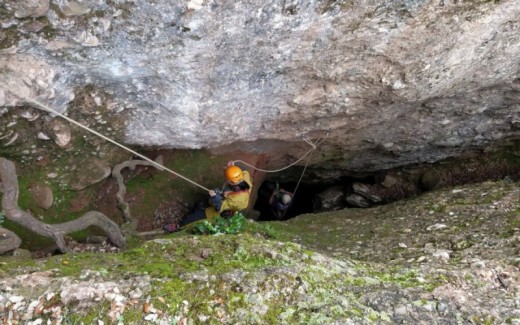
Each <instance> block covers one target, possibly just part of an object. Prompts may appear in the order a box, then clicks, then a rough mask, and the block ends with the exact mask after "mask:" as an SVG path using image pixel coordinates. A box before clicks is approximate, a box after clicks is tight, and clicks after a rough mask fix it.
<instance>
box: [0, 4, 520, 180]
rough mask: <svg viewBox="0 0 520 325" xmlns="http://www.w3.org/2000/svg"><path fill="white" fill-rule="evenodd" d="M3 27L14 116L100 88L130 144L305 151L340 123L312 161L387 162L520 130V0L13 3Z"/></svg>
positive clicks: (4, 76) (482, 144)
mask: <svg viewBox="0 0 520 325" xmlns="http://www.w3.org/2000/svg"><path fill="white" fill-rule="evenodd" d="M0 26H1V29H0V53H1V55H0V109H1V112H4V113H5V111H6V110H8V109H10V108H11V107H14V106H17V105H23V104H24V103H27V102H28V101H27V98H29V99H38V100H39V101H42V102H44V103H46V104H48V105H51V106H52V107H53V108H54V109H56V110H57V111H59V112H61V113H64V112H68V113H70V111H71V110H77V109H78V107H76V106H74V105H73V103H74V98H75V97H76V96H77V94H78V92H81V93H82V94H83V93H84V92H85V89H87V90H88V89H97V90H98V91H99V90H100V89H102V90H103V92H104V95H105V96H103V97H95V94H93V98H95V99H96V105H98V106H99V107H102V108H104V109H106V110H108V111H110V112H112V113H113V114H112V115H118V116H119V117H118V119H123V120H124V123H119V124H118V125H120V127H121V130H119V131H120V132H119V133H118V134H119V136H120V139H119V140H122V141H124V142H125V143H128V144H138V145H143V146H154V147H163V148H201V147H207V148H216V147H220V146H225V145H229V144H233V143H235V142H236V141H239V143H242V144H241V145H236V146H235V149H245V150H251V151H257V152H267V153H272V152H278V155H279V156H280V157H286V156H287V155H289V156H294V157H296V156H298V155H301V154H302V153H303V152H304V150H306V149H307V147H306V144H305V143H303V142H300V141H299V140H300V135H301V134H308V136H309V137H311V138H312V137H318V136H320V135H322V134H323V131H325V130H327V129H332V133H331V135H330V138H329V139H328V140H327V142H326V143H324V147H323V148H322V152H323V153H324V155H322V156H318V155H316V156H315V158H314V160H313V164H321V166H325V167H326V166H335V168H338V167H339V168H343V169H349V170H380V169H385V168H391V167H395V166H401V165H406V164H410V163H416V162H433V161H437V160H440V159H443V158H446V157H450V156H458V155H460V154H462V153H463V152H464V151H465V150H469V149H488V148H490V147H493V146H496V145H501V144H504V143H506V142H507V140H510V139H514V138H515V137H517V136H518V135H520V33H518V31H519V29H520V3H518V2H517V1H514V0H501V1H477V0H474V1H469V0H467V1H462V0H459V1H457V0H431V1H421V0H391V1H390V0H388V1H380V0H357V1H354V0H345V1H333V0H323V1H312V0H305V1H304V0H272V1H264V0H249V1H216V0H189V1H188V0H184V1H180V0H176V1H169V0H168V1H167V0H153V1H150V0H83V1H80V0H77V1H69V0H31V1H23V2H20V1H15V0H6V1H3V2H2V3H1V4H0ZM13 91H14V92H15V93H16V94H13ZM280 140H283V141H290V142H294V144H292V145H291V146H289V148H287V146H286V145H284V143H283V142H280ZM296 141H298V142H296ZM300 143H301V144H300ZM280 149H283V151H279V150H280ZM280 152H282V153H280ZM274 161H276V160H274Z"/></svg>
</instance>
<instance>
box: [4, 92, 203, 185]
mask: <svg viewBox="0 0 520 325" xmlns="http://www.w3.org/2000/svg"><path fill="white" fill-rule="evenodd" d="M9 91H10V92H11V93H12V94H13V95H15V96H16V97H18V98H20V99H23V100H25V101H28V102H29V103H31V104H33V105H35V106H36V108H38V109H41V110H43V111H46V112H47V113H52V114H55V115H58V116H59V117H61V118H63V119H65V120H67V121H69V122H70V123H72V124H75V125H77V126H79V127H80V128H82V129H85V130H87V131H88V132H90V133H92V134H95V135H97V136H98V137H100V138H102V139H104V140H106V141H108V142H110V143H112V144H114V145H116V146H118V147H120V148H122V149H124V150H126V151H128V152H131V153H132V154H134V155H136V156H138V157H140V158H142V159H144V160H146V161H148V162H150V163H151V164H152V165H154V166H155V167H157V168H159V169H160V170H166V171H168V172H170V173H172V174H173V175H175V176H178V177H180V178H182V179H183V180H185V181H187V182H189V183H191V184H193V185H195V186H197V187H200V188H201V189H203V190H206V191H209V189H208V188H206V187H204V186H202V185H200V184H199V183H197V182H195V181H192V180H191V179H189V178H187V177H185V176H183V175H181V174H179V173H177V172H175V171H173V170H171V169H169V168H168V167H165V166H163V165H161V164H159V163H157V162H155V161H153V160H152V159H150V158H148V157H146V156H144V155H142V154H140V153H138V152H137V151H135V150H132V149H130V148H128V147H126V146H124V145H122V144H121V143H119V142H117V141H115V140H112V139H110V138H109V137H106V136H104V135H103V134H101V133H99V132H97V131H95V130H93V129H91V128H89V127H87V126H85V125H83V124H81V123H79V122H76V121H75V120H73V119H71V118H70V117H68V116H65V115H63V114H61V113H59V112H56V111H55V110H53V109H52V108H50V107H49V106H47V105H45V104H43V103H41V102H39V101H37V100H34V99H30V98H27V97H25V96H21V95H19V94H18V93H16V92H15V91H13V90H9Z"/></svg>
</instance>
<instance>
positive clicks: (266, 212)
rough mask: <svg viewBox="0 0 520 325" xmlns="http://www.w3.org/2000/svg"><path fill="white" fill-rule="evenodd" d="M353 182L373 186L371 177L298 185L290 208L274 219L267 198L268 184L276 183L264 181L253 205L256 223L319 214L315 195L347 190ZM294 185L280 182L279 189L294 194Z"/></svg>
mask: <svg viewBox="0 0 520 325" xmlns="http://www.w3.org/2000/svg"><path fill="white" fill-rule="evenodd" d="M353 182H363V183H367V184H373V183H374V182H375V179H374V178H373V177H367V178H362V179H360V178H352V177H342V178H339V179H337V180H335V181H333V182H325V183H319V184H306V183H300V185H299V187H298V189H297V192H296V193H295V195H294V197H293V200H292V204H291V206H290V207H289V209H288V210H287V212H286V213H285V216H284V218H282V219H279V218H277V217H276V215H275V213H274V212H273V210H272V208H271V206H270V205H269V197H270V196H271V194H272V190H271V187H272V186H270V185H269V183H276V181H274V180H266V181H264V182H263V183H262V185H260V188H259V190H258V197H257V200H256V202H255V205H254V209H255V210H257V211H259V212H260V217H259V218H258V221H274V220H287V219H291V218H294V217H296V216H298V215H301V214H305V213H316V212H319V207H318V206H317V205H316V203H317V202H316V195H317V194H318V193H321V192H323V191H325V190H326V189H328V188H330V187H333V186H344V187H345V188H347V189H348V188H349V186H350V185H351V184H352V183H353ZM296 185H297V183H296V182H280V183H279V188H280V189H284V190H286V191H289V192H294V189H295V188H296Z"/></svg>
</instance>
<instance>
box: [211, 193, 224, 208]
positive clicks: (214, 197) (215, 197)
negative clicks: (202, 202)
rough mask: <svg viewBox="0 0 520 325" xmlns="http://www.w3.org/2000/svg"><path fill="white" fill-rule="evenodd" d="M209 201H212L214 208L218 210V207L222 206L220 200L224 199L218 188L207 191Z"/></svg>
mask: <svg viewBox="0 0 520 325" xmlns="http://www.w3.org/2000/svg"><path fill="white" fill-rule="evenodd" d="M209 195H210V199H211V203H213V207H214V208H215V210H217V211H220V208H221V207H222V201H223V200H224V195H223V194H222V191H221V190H219V189H218V188H216V189H214V190H212V191H209Z"/></svg>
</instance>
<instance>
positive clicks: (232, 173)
mask: <svg viewBox="0 0 520 325" xmlns="http://www.w3.org/2000/svg"><path fill="white" fill-rule="evenodd" d="M225 174H226V179H227V180H228V181H230V182H231V183H233V184H237V183H240V182H241V181H242V180H244V173H243V172H242V169H240V167H237V166H229V167H228V168H226V172H225Z"/></svg>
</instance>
